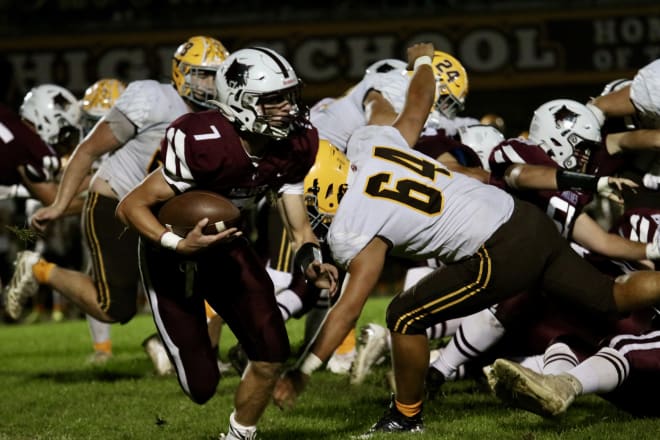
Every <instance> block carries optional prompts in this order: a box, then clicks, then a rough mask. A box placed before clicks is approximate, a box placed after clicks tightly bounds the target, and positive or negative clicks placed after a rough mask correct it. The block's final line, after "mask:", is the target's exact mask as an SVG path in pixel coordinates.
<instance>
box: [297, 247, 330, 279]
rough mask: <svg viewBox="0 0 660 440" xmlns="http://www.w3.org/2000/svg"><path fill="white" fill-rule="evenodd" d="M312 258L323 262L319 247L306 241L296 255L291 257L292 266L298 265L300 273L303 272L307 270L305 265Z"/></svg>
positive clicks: (307, 264) (311, 260)
mask: <svg viewBox="0 0 660 440" xmlns="http://www.w3.org/2000/svg"><path fill="white" fill-rule="evenodd" d="M314 260H317V261H320V262H321V263H323V256H322V255H321V248H320V247H319V245H318V244H316V243H312V242H309V241H308V242H307V243H304V244H303V245H302V246H300V249H298V252H296V256H295V258H294V259H293V265H294V267H299V268H300V270H301V271H302V273H303V274H304V273H305V271H306V270H307V266H309V264H310V263H311V262H313V261H314Z"/></svg>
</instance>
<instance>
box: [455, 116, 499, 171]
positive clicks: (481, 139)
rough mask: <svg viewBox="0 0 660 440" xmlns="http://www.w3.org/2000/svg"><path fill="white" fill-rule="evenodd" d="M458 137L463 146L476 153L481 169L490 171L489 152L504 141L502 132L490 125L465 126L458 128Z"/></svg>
mask: <svg viewBox="0 0 660 440" xmlns="http://www.w3.org/2000/svg"><path fill="white" fill-rule="evenodd" d="M458 137H459V139H460V141H461V143H462V144H463V145H467V146H468V147H470V148H471V149H472V150H473V151H474V152H475V153H477V156H479V159H480V160H481V165H482V167H483V169H484V170H486V171H490V165H488V158H489V157H490V153H491V151H493V149H494V148H495V147H497V146H498V145H499V144H500V143H501V142H502V141H504V135H503V134H502V132H501V131H499V130H498V129H497V128H495V127H493V126H492V125H485V124H476V125H465V126H462V127H459V129H458Z"/></svg>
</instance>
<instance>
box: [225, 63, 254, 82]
mask: <svg viewBox="0 0 660 440" xmlns="http://www.w3.org/2000/svg"><path fill="white" fill-rule="evenodd" d="M251 68H252V66H250V65H248V64H243V63H240V62H239V61H238V60H237V59H235V60H234V61H233V62H232V63H231V66H229V67H228V68H227V72H225V79H226V80H227V84H228V85H229V87H244V86H246V85H247V77H248V73H249V72H250V69H251Z"/></svg>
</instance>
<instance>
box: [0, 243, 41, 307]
mask: <svg viewBox="0 0 660 440" xmlns="http://www.w3.org/2000/svg"><path fill="white" fill-rule="evenodd" d="M39 258H40V256H39V254H38V253H37V252H34V251H22V252H19V253H18V255H17V258H16V262H15V263H14V266H15V270H14V275H13V276H12V277H11V280H10V281H9V285H8V286H7V288H6V290H5V308H6V309H7V314H9V316H11V317H12V318H13V319H18V318H19V316H21V312H22V311H23V304H25V301H26V300H27V299H28V298H30V297H31V296H34V295H35V294H36V293H37V291H38V290H39V283H38V282H37V279H36V278H35V277H34V273H33V272H32V267H33V266H34V265H35V264H37V262H38V261H39Z"/></svg>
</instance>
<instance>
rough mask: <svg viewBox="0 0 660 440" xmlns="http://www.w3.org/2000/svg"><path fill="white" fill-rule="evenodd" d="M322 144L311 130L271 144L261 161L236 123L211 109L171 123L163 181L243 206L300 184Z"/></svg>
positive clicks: (178, 188) (164, 149)
mask: <svg viewBox="0 0 660 440" xmlns="http://www.w3.org/2000/svg"><path fill="white" fill-rule="evenodd" d="M318 145H319V138H318V132H317V131H316V129H315V128H313V127H311V126H309V127H308V128H305V129H304V130H302V131H301V132H300V133H299V134H297V135H294V136H292V137H290V138H288V139H284V140H279V141H278V140H271V141H270V142H269V144H268V146H267V148H266V153H265V154H264V155H263V156H262V157H254V156H249V155H248V154H247V152H246V151H245V149H244V148H243V146H242V144H241V139H240V137H239V135H238V133H237V131H236V129H235V128H234V125H233V124H232V123H231V122H230V121H229V120H228V119H227V118H226V117H225V116H223V115H222V114H221V113H220V112H219V111H217V110H209V111H205V112H198V113H194V114H193V113H189V114H186V115H183V116H181V117H180V118H178V119H176V120H175V121H174V122H172V124H170V126H169V127H168V129H167V132H166V135H165V139H163V142H162V144H161V156H162V157H163V158H164V159H165V160H164V172H165V178H166V179H167V181H168V182H169V183H170V185H171V186H172V187H173V188H174V189H175V191H177V192H183V191H186V190H187V189H189V188H193V187H195V188H199V189H205V190H209V191H214V192H216V193H218V194H222V195H223V196H225V197H228V198H230V199H231V200H232V201H233V202H234V203H235V204H236V205H237V206H238V207H239V208H245V207H249V206H252V205H253V203H254V202H255V201H256V200H257V199H258V198H260V197H261V196H263V195H264V194H265V193H266V191H268V190H278V189H279V188H281V187H282V185H284V184H295V183H299V182H302V181H303V179H304V178H305V175H306V174H307V172H308V171H309V169H310V168H311V166H312V165H313V164H314V160H315V158H316V151H317V150H318Z"/></svg>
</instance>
